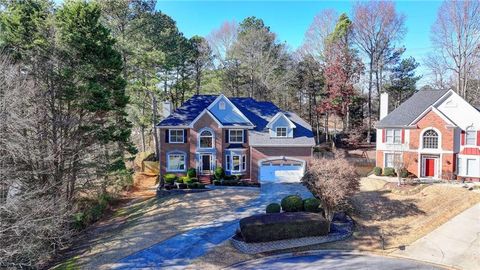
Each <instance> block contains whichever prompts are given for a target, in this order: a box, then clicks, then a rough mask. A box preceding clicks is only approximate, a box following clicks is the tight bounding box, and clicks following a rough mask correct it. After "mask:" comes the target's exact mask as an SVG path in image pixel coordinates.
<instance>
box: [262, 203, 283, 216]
mask: <svg viewBox="0 0 480 270" xmlns="http://www.w3.org/2000/svg"><path fill="white" fill-rule="evenodd" d="M265 211H266V212H267V214H270V213H280V204H278V203H271V204H269V205H267V208H266V209H265Z"/></svg>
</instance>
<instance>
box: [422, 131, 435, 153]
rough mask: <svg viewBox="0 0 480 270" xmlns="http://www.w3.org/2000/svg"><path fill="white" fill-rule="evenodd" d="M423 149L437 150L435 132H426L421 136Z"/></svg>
mask: <svg viewBox="0 0 480 270" xmlns="http://www.w3.org/2000/svg"><path fill="white" fill-rule="evenodd" d="M423 148H428V149H437V148H438V134H437V132H436V131H435V130H431V129H430V130H427V131H425V133H424V134H423Z"/></svg>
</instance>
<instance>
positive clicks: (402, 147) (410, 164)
mask: <svg viewBox="0 0 480 270" xmlns="http://www.w3.org/2000/svg"><path fill="white" fill-rule="evenodd" d="M387 113H388V96H387V95H386V94H382V97H381V113H380V115H381V116H380V119H381V120H380V121H379V122H378V123H377V125H376V128H377V154H376V160H377V161H376V162H377V166H378V167H382V168H385V167H394V166H395V165H397V166H395V167H399V166H398V165H399V164H400V165H402V166H403V167H405V168H407V169H408V171H409V172H411V173H413V174H415V175H416V176H418V177H420V178H435V179H466V180H474V181H478V180H479V179H480V111H479V109H478V108H475V107H474V106H472V105H471V104H469V103H468V102H467V101H465V100H464V99H463V98H462V97H460V96H459V95H458V94H457V93H455V92H454V91H452V90H442V91H440V90H422V91H419V92H417V93H415V94H414V95H413V96H412V97H411V98H410V99H408V100H407V101H405V102H404V103H403V104H401V105H400V106H399V107H398V108H396V109H395V110H394V111H392V112H391V113H390V114H387Z"/></svg>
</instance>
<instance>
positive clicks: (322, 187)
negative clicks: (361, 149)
mask: <svg viewBox="0 0 480 270" xmlns="http://www.w3.org/2000/svg"><path fill="white" fill-rule="evenodd" d="M302 182H303V183H304V184H305V185H306V186H307V188H308V189H309V190H310V192H312V194H313V195H314V196H315V197H316V198H318V199H319V200H320V201H321V202H322V207H323V209H324V211H325V218H326V219H327V220H328V221H332V219H333V214H334V213H335V210H337V207H338V206H339V205H342V204H344V203H345V202H346V201H347V199H348V198H349V197H350V196H352V195H353V194H355V192H357V191H358V190H359V188H360V182H359V178H358V174H357V173H356V171H355V168H354V167H353V166H352V165H351V164H350V162H348V161H347V160H346V159H341V158H339V159H314V160H313V161H312V163H311V165H310V168H309V169H308V171H307V172H306V173H305V175H304V176H303V178H302Z"/></svg>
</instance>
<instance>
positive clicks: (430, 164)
mask: <svg viewBox="0 0 480 270" xmlns="http://www.w3.org/2000/svg"><path fill="white" fill-rule="evenodd" d="M425 176H426V177H433V176H435V159H433V158H426V159H425Z"/></svg>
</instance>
